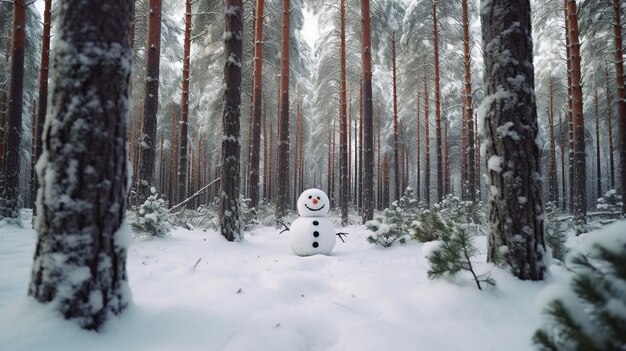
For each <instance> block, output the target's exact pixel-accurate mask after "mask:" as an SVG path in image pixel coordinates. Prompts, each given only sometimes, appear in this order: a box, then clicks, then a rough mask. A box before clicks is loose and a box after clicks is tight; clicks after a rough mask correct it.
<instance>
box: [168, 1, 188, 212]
mask: <svg viewBox="0 0 626 351" xmlns="http://www.w3.org/2000/svg"><path fill="white" fill-rule="evenodd" d="M190 56H191V0H185V39H184V42H183V82H182V86H183V91H182V98H181V103H180V148H179V151H180V153H179V156H178V159H179V160H180V164H179V165H178V179H181V180H184V179H187V139H188V135H187V134H188V132H187V130H188V119H189V118H188V117H189V61H190ZM172 133H173V134H175V133H176V130H172ZM187 193H188V192H187V182H185V181H181V182H178V198H179V199H181V201H182V200H185V199H186V198H187ZM170 205H174V204H173V203H170Z"/></svg>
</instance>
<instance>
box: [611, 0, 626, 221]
mask: <svg viewBox="0 0 626 351" xmlns="http://www.w3.org/2000/svg"><path fill="white" fill-rule="evenodd" d="M620 3H621V2H620V1H619V0H613V38H614V39H615V84H616V85H617V130H618V133H619V159H620V165H621V167H620V168H621V173H620V174H621V180H622V182H621V188H622V199H626V90H625V88H624V55H623V52H624V51H623V49H622V16H621V8H620ZM612 158H613V156H612V155H611V159H612ZM622 211H623V212H622V213H626V206H622Z"/></svg>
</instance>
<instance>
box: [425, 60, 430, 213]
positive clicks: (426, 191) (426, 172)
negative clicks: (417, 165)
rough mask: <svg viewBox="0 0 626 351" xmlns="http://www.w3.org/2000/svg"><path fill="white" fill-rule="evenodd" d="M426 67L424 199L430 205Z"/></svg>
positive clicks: (426, 75) (428, 109) (428, 110)
mask: <svg viewBox="0 0 626 351" xmlns="http://www.w3.org/2000/svg"><path fill="white" fill-rule="evenodd" d="M427 72H428V69H426V68H425V69H424V199H425V200H426V205H427V206H430V118H429V112H430V108H429V99H428V97H429V95H430V94H429V92H428V73H427Z"/></svg>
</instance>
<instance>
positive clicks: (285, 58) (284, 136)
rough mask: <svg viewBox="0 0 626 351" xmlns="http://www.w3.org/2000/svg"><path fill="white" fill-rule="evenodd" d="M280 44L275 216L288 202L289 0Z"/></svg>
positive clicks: (282, 212) (283, 213)
mask: <svg viewBox="0 0 626 351" xmlns="http://www.w3.org/2000/svg"><path fill="white" fill-rule="evenodd" d="M282 11H283V15H282V30H281V45H280V122H279V123H280V136H279V146H278V154H279V156H278V187H277V196H276V217H277V218H282V217H284V216H286V215H287V204H288V202H289V186H288V184H289V41H290V36H289V34H290V33H291V31H290V18H289V15H290V13H291V6H290V0H283V7H282Z"/></svg>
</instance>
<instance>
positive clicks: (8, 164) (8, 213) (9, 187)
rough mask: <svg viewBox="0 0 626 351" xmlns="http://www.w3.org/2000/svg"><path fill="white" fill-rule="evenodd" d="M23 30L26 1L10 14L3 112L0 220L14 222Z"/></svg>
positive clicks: (19, 203) (16, 4) (18, 204)
mask: <svg viewBox="0 0 626 351" xmlns="http://www.w3.org/2000/svg"><path fill="white" fill-rule="evenodd" d="M25 28H26V1H25V0H15V1H14V10H13V39H12V54H11V55H12V56H11V82H10V86H9V108H8V111H7V124H6V125H7V129H6V135H7V138H6V149H5V150H4V183H3V185H4V189H3V193H4V194H3V195H4V196H2V198H3V199H4V206H0V216H1V217H6V218H13V219H15V218H18V216H19V208H20V207H21V206H22V205H23V204H22V200H21V199H20V149H21V147H20V140H21V137H22V98H23V95H24V41H25V37H26V36H25Z"/></svg>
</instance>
